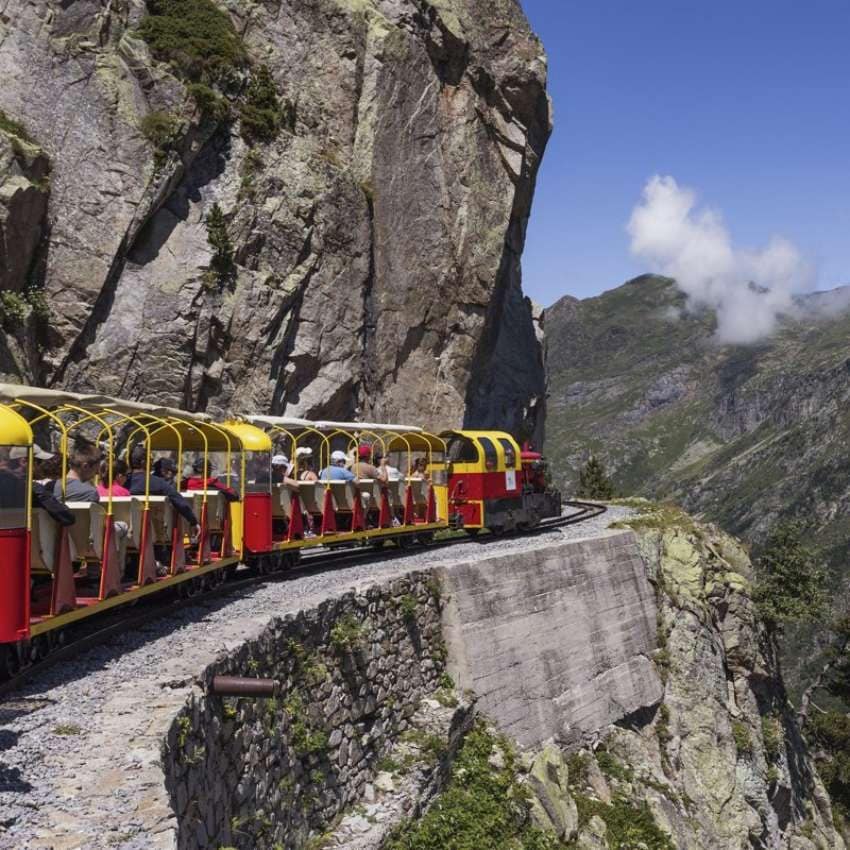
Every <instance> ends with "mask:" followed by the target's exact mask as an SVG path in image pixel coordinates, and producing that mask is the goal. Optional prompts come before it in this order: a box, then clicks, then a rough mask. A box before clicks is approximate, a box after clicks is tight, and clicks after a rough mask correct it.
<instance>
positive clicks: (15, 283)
mask: <svg viewBox="0 0 850 850" xmlns="http://www.w3.org/2000/svg"><path fill="white" fill-rule="evenodd" d="M0 74H2V77H3V80H4V83H3V86H2V87H0V109H2V111H3V118H2V120H0V252H2V253H0V256H2V257H3V259H4V263H3V267H4V271H3V276H2V278H0V287H2V289H3V290H5V292H4V293H3V318H4V326H5V331H6V332H5V334H4V337H5V338H3V339H0V372H2V373H3V375H4V376H5V377H7V378H8V377H11V378H13V379H21V380H27V381H33V382H39V383H46V384H48V385H61V386H65V387H69V388H76V389H80V390H97V391H104V392H110V393H113V394H120V395H123V396H128V397H141V396H145V397H147V398H158V399H160V400H161V401H163V402H168V403H171V404H179V405H184V406H187V407H189V408H193V409H209V410H211V411H215V412H221V411H226V410H227V409H229V408H236V409H243V410H244V409H258V410H264V411H273V412H286V413H289V414H298V415H305V416H306V415H309V416H328V417H348V416H353V415H355V414H359V415H361V416H364V417H366V418H387V419H397V418H399V417H401V416H403V417H404V418H407V419H411V420H414V421H416V420H418V421H423V422H426V423H430V424H433V425H435V426H436V425H441V426H445V425H451V424H460V423H461V422H462V421H464V420H466V421H468V422H470V423H475V424H479V425H487V424H501V425H504V426H506V427H512V428H515V429H518V430H523V429H525V430H529V431H531V430H533V429H534V427H535V425H537V424H538V423H539V421H540V420H541V419H542V417H540V416H539V412H540V409H541V408H542V399H543V387H544V378H543V369H542V357H541V350H540V344H539V341H538V339H537V334H536V329H535V324H534V321H533V317H532V315H531V308H530V304H529V302H528V301H527V300H526V299H524V298H523V295H522V291H521V286H520V268H519V262H520V255H521V253H522V250H523V244H524V239H525V227H526V222H527V219H528V215H529V209H530V205H531V201H532V195H533V189H534V182H535V177H536V173H537V169H538V165H539V162H540V158H541V157H542V155H543V151H544V148H545V145H546V141H547V138H548V135H549V132H550V129H551V127H550V109H549V102H548V98H547V95H546V90H545V85H546V59H545V55H544V53H543V49H542V46H541V45H540V43H539V41H538V40H537V39H536V37H535V36H534V35H533V34H532V33H531V31H530V29H529V26H528V23H527V21H526V20H525V17H524V15H523V13H522V10H521V8H520V5H519V3H518V2H517V0H493V2H491V3H488V4H487V13H486V14H482V12H481V8H480V6H479V4H477V3H475V2H473V0H316V2H311V3H304V2H300V0H283V2H281V3H276V4H268V3H252V2H247V0H228V2H226V3H221V4H220V5H218V6H216V5H214V4H213V3H212V2H211V0H179V1H178V0H148V2H147V4H146V3H145V2H142V0H117V2H116V0H109V2H106V0H75V1H74V2H70V3H64V4H59V5H57V4H55V3H53V2H50V1H49V0H26V2H25V0H10V2H7V3H6V4H5V5H4V7H3V10H2V13H0ZM48 173H49V174H48ZM214 204H218V205H219V207H220V209H221V210H222V212H223V213H224V225H223V236H222V230H219V231H218V242H217V247H215V248H214V247H212V246H211V244H210V237H211V236H214V234H212V233H211V228H210V226H209V221H210V213H211V211H212V209H213V205H214ZM213 241H215V239H214V240H213ZM48 308H49V309H48ZM36 343H37V344H36ZM497 363H498V364H499V369H498V373H497V371H496V366H495V364H497Z"/></svg>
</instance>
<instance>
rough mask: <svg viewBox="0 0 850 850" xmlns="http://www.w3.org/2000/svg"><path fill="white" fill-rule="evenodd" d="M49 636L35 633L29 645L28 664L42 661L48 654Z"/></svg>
mask: <svg viewBox="0 0 850 850" xmlns="http://www.w3.org/2000/svg"><path fill="white" fill-rule="evenodd" d="M50 650H51V647H50V637H49V636H48V635H46V634H45V635H36V637H34V638H33V639H32V640H31V641H30V646H29V661H30V664H36V663H38V662H39V661H43V660H44V659H45V658H47V656H48V655H50Z"/></svg>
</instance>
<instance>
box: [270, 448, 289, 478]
mask: <svg viewBox="0 0 850 850" xmlns="http://www.w3.org/2000/svg"><path fill="white" fill-rule="evenodd" d="M290 469H292V464H291V463H290V462H289V458H288V457H287V456H286V455H283V454H279V455H275V456H274V457H273V458H272V484H283V481H284V479H285V478H286V476H287V475H289V470H290Z"/></svg>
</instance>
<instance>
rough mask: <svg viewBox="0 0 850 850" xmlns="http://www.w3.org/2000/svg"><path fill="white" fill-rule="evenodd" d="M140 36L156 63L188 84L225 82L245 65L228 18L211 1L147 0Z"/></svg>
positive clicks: (235, 33)
mask: <svg viewBox="0 0 850 850" xmlns="http://www.w3.org/2000/svg"><path fill="white" fill-rule="evenodd" d="M139 33H140V35H141V36H142V38H143V39H144V40H145V41H146V42H147V43H148V45H149V47H150V49H151V52H152V53H153V55H154V56H155V57H156V58H157V59H160V60H162V61H163V62H168V63H169V64H171V65H173V66H174V67H175V68H176V69H177V70H178V71H179V72H180V73H181V74H183V75H184V76H186V77H187V78H188V79H190V80H195V81H205V82H210V81H213V82H218V81H222V80H226V79H227V78H228V76H230V74H232V72H233V71H235V70H237V69H238V68H240V67H242V66H244V65H245V63H246V62H247V53H246V51H245V45H244V44H243V43H242V39H241V38H240V37H239V34H238V33H237V32H236V30H235V29H234V27H233V23H232V22H231V20H230V16H229V15H228V14H227V13H226V12H224V11H222V10H221V9H219V8H218V6H216V5H215V3H213V2H212V0H148V14H147V16H145V18H144V19H143V20H142V23H141V25H140V27H139Z"/></svg>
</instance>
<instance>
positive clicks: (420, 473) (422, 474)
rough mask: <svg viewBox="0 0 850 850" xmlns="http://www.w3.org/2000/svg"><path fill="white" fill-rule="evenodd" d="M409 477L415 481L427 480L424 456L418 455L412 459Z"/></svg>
mask: <svg viewBox="0 0 850 850" xmlns="http://www.w3.org/2000/svg"><path fill="white" fill-rule="evenodd" d="M410 477H411V478H414V479H416V480H417V481H428V461H426V460H425V458H424V457H418V458H416V460H414V461H413V469H411V470H410Z"/></svg>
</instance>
